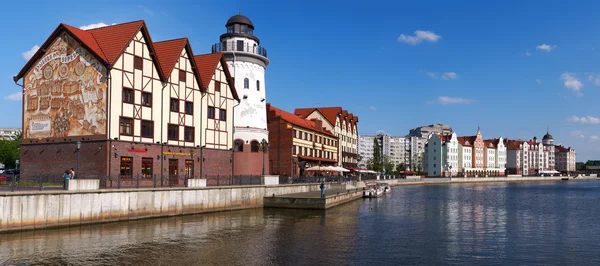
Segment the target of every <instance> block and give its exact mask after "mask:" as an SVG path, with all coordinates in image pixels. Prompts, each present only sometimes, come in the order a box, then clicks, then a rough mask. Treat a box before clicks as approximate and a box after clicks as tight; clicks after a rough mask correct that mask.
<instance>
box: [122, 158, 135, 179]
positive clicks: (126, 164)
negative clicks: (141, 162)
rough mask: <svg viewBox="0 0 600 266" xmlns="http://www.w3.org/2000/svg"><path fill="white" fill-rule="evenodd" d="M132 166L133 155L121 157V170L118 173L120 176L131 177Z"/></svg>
mask: <svg viewBox="0 0 600 266" xmlns="http://www.w3.org/2000/svg"><path fill="white" fill-rule="evenodd" d="M132 166H133V157H121V168H120V169H121V170H120V175H121V178H131V177H132V168H133V167H132Z"/></svg>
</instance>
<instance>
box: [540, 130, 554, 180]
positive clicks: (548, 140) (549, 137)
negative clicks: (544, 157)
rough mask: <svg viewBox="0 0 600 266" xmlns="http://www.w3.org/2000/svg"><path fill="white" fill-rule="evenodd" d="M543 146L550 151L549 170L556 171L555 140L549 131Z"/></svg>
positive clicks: (543, 140) (544, 138)
mask: <svg viewBox="0 0 600 266" xmlns="http://www.w3.org/2000/svg"><path fill="white" fill-rule="evenodd" d="M542 145H544V149H545V150H548V167H547V168H548V169H549V170H554V169H555V168H556V155H555V150H554V138H553V137H552V135H550V132H548V130H547V131H546V135H544V137H543V138H542Z"/></svg>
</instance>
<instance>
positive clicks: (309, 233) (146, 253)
mask: <svg viewBox="0 0 600 266" xmlns="http://www.w3.org/2000/svg"><path fill="white" fill-rule="evenodd" d="M599 199H600V181H568V182H543V183H541V182H535V183H493V184H456V185H427V186H407V187H394V188H393V192H392V194H391V195H387V196H385V197H384V198H381V199H375V200H358V201H355V202H352V203H348V204H345V205H342V206H340V207H337V208H334V209H332V210H329V211H288V210H262V209H256V210H247V211H236V212H224V213H214V214H205V215H194V216H184V217H175V218H168V219H152V220H144V221H136V222H122V223H112V224H104V225H93V226H84V227H77V228H68V229H57V230H47V231H37V232H26V233H15V234H5V235H0V264H21V263H22V264H29V265H35V264H44V265H65V264H71V265H171V266H175V265H217V264H219V265H400V264H403V265H411V264H412V265H440V264H453V265H524V264H526V265H600V255H599V254H598V252H599V251H600V243H599V242H598V237H599V236H600V227H599V226H598V225H597V224H598V223H599V222H600V213H599V212H598V210H599V207H598V205H597V204H598V202H599Z"/></svg>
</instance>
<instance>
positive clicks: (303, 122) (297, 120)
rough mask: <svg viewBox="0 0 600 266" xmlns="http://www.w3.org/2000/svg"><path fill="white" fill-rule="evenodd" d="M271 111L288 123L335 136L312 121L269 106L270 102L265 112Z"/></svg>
mask: <svg viewBox="0 0 600 266" xmlns="http://www.w3.org/2000/svg"><path fill="white" fill-rule="evenodd" d="M271 111H272V112H275V115H276V116H277V117H279V118H281V119H282V120H284V121H287V122H288V123H291V124H293V125H296V126H299V127H302V128H305V129H308V130H313V131H317V132H320V133H323V134H326V135H329V136H332V137H335V135H333V133H331V132H330V131H329V130H325V129H323V128H318V127H317V126H316V124H315V122H314V121H311V120H307V119H304V118H302V117H299V116H297V115H294V114H291V113H288V112H286V111H283V110H281V109H279V108H276V107H273V106H271V104H270V103H268V104H267V112H271Z"/></svg>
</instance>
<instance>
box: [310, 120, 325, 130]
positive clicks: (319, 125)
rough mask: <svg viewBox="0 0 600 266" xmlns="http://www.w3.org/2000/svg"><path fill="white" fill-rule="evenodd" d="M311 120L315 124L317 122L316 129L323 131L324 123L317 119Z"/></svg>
mask: <svg viewBox="0 0 600 266" xmlns="http://www.w3.org/2000/svg"><path fill="white" fill-rule="evenodd" d="M311 120H313V122H315V127H316V128H318V129H321V130H322V129H323V121H321V120H317V119H311Z"/></svg>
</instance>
